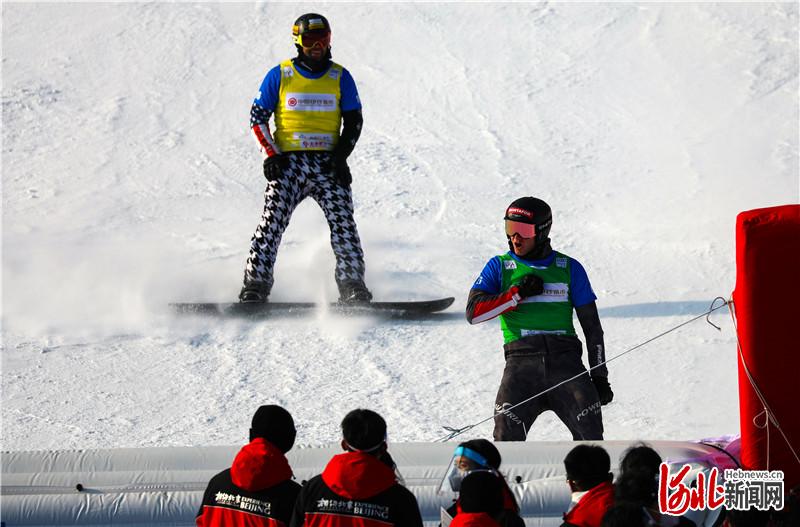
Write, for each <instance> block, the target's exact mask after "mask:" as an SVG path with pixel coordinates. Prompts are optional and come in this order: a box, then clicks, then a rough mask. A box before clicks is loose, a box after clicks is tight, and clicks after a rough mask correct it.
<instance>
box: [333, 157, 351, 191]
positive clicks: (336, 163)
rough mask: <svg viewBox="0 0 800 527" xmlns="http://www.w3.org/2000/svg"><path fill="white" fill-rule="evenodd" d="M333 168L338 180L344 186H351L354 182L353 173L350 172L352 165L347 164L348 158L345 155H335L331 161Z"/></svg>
mask: <svg viewBox="0 0 800 527" xmlns="http://www.w3.org/2000/svg"><path fill="white" fill-rule="evenodd" d="M331 169H332V170H333V174H334V176H336V181H338V182H339V184H340V185H341V186H343V187H349V186H350V183H352V182H353V175H352V174H350V167H349V166H347V158H346V157H343V156H337V155H334V156H333V158H332V161H331Z"/></svg>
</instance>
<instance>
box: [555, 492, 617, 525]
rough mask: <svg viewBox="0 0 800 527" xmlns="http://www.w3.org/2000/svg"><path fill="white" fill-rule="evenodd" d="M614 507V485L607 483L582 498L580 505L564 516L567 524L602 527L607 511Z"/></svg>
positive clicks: (579, 501)
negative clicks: (598, 526)
mask: <svg viewBox="0 0 800 527" xmlns="http://www.w3.org/2000/svg"><path fill="white" fill-rule="evenodd" d="M612 505H614V485H613V484H612V483H611V482H610V481H605V482H603V483H601V484H600V485H597V486H596V487H592V488H591V489H590V490H589V491H588V492H586V493H585V494H584V495H583V496H581V497H580V499H579V500H578V503H577V504H576V505H575V506H574V507H573V508H572V509H570V510H569V512H567V513H566V514H564V520H565V521H566V522H567V523H574V524H575V525H584V524H585V525H600V524H601V523H602V521H603V516H604V515H605V513H606V511H608V509H610V508H611V506H612Z"/></svg>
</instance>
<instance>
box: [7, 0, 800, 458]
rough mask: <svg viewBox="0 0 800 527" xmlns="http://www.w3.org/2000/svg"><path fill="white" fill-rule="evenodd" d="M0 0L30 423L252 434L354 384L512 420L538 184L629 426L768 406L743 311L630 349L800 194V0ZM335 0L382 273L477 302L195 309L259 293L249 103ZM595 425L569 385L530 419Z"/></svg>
mask: <svg viewBox="0 0 800 527" xmlns="http://www.w3.org/2000/svg"><path fill="white" fill-rule="evenodd" d="M0 9H2V107H3V111H2V209H3V210H2V220H3V225H2V262H3V264H2V265H3V267H2V269H3V272H2V345H3V349H2V448H3V449H4V450H27V449H75V448H104V447H137V446H175V445H183V446H196V445H231V444H239V443H242V442H243V441H245V440H246V435H247V429H248V426H249V419H250V417H251V415H252V413H253V411H254V409H255V408H256V407H257V406H259V405H261V404H266V403H277V404H281V405H284V406H285V407H286V408H288V409H289V410H290V411H291V412H292V413H293V414H294V416H295V419H296V422H297V425H298V443H301V444H307V445H327V444H329V443H331V442H333V441H336V440H337V439H338V437H339V429H338V424H339V422H340V420H341V418H342V417H343V416H344V414H345V413H346V412H347V411H349V410H351V409H353V408H356V407H366V408H371V409H374V410H376V411H378V412H380V413H381V414H383V415H384V416H385V418H386V419H387V422H388V424H389V441H390V442H401V441H402V442H405V441H432V440H435V439H437V438H440V437H442V436H443V435H445V431H444V430H443V428H442V426H453V427H462V426H465V425H468V424H472V423H476V422H478V421H481V420H484V419H486V418H487V417H489V416H491V414H492V410H493V403H494V396H495V393H496V390H497V386H498V384H499V382H500V378H501V375H502V369H503V362H504V361H503V353H502V337H501V334H500V329H499V323H498V322H497V321H496V320H495V321H491V322H487V323H484V324H481V325H477V326H470V325H468V324H467V323H466V321H465V320H464V316H463V309H464V306H465V303H466V297H467V293H468V291H469V289H470V286H471V285H472V283H473V281H474V280H475V278H476V277H477V275H478V273H479V272H480V271H481V269H482V267H483V265H484V264H485V263H486V262H487V261H488V260H489V259H490V258H491V257H492V256H494V255H496V254H499V253H502V252H504V251H505V250H507V246H506V240H505V236H504V231H503V222H502V217H503V212H504V209H505V207H506V206H507V205H508V203H509V202H511V201H512V200H513V199H515V198H518V197H520V196H525V195H535V196H538V197H540V198H543V199H545V200H546V201H547V202H548V203H549V204H550V205H551V207H552V209H553V211H554V221H553V227H552V231H551V238H552V240H553V246H554V248H556V249H557V250H560V251H562V252H564V253H566V254H569V255H570V256H572V257H574V258H576V259H578V260H579V261H580V262H581V263H582V264H583V265H584V267H585V268H586V269H587V272H588V274H589V278H590V280H591V282H592V285H593V288H594V290H595V292H596V294H597V296H598V301H597V303H598V307H599V310H600V315H601V320H602V322H603V327H604V330H605V339H606V347H607V357H608V358H614V357H616V356H618V355H620V354H622V353H624V355H621V356H619V358H614V359H613V360H612V361H611V362H610V363H609V370H610V382H611V385H612V388H613V390H614V392H615V394H616V397H615V399H614V401H613V403H611V404H610V405H608V406H606V407H604V408H603V414H604V421H605V430H606V434H605V436H606V438H607V439H637V438H641V439H699V438H705V437H714V436H720V435H726V434H736V433H738V430H739V421H738V400H737V371H736V344H735V334H734V330H733V325H732V322H731V319H730V317H729V315H728V314H727V310H725V309H723V310H719V311H718V312H716V313H715V314H714V315H712V316H711V318H710V320H711V321H712V322H714V323H715V324H716V325H718V326H719V327H720V328H721V331H717V330H716V329H714V328H713V327H712V326H710V325H709V324H707V323H706V322H705V321H704V320H703V319H700V320H698V321H695V322H693V323H691V324H688V325H686V326H685V327H683V328H681V329H680V330H677V331H675V332H672V333H669V334H667V335H665V336H663V337H660V338H658V339H655V340H654V341H652V342H650V343H649V344H647V345H645V346H642V347H640V348H637V349H636V350H634V351H631V352H630V353H625V352H626V351H628V350H630V349H631V348H633V347H635V346H637V345H638V344H641V343H643V342H645V341H648V340H649V339H652V338H653V337H655V336H657V335H659V334H661V333H662V332H664V331H666V330H668V329H670V328H673V327H675V326H677V325H678V324H681V323H683V322H685V321H686V320H688V319H691V318H692V317H695V316H697V315H698V314H701V313H703V312H705V311H706V310H708V309H709V307H710V305H711V302H712V301H713V299H714V298H715V297H718V296H723V297H726V298H727V297H729V295H730V293H731V290H732V288H733V285H734V281H735V262H734V241H735V240H734V226H735V219H736V214H737V213H739V212H740V211H743V210H749V209H754V208H760V207H766V206H772V205H780V204H787V203H796V202H798V200H799V199H800V195H799V194H798V193H799V192H800V190H799V188H798V135H799V131H798V122H800V115H799V114H798V5H797V4H796V3H731V4H708V3H685V4H684V3H672V4H650V3H647V4H632V3H613V4H591V3H582V4H573V3H523V4H516V3H515V4H490V3H435V4H423V3H398V4H393V3H347V4H335V3H331V4H320V3H304V4H293V3H274V4H273V3H264V2H260V3H256V4H243V3H235V4H234V3H229V4H226V3H162V2H147V3H139V2H136V3H68V4H67V3H64V4H60V3H7V2H4V3H3V4H2V6H1V7H0ZM310 11H316V12H320V13H323V14H325V15H326V16H327V17H328V19H329V20H330V22H331V24H332V26H333V57H334V60H336V61H338V62H340V63H341V64H343V65H344V66H345V67H346V68H347V69H348V70H349V71H350V72H351V73H352V75H353V77H354V79H355V81H356V83H357V86H358V89H359V93H360V96H361V100H362V103H363V107H364V109H363V113H364V131H363V134H362V136H361V140H360V142H359V143H358V145H357V147H356V150H355V152H354V154H353V156H352V157H351V158H350V167H351V169H352V172H353V192H354V199H355V206H356V220H357V222H358V225H359V229H360V233H361V238H362V242H363V245H364V249H365V253H366V261H367V283H368V286H369V287H370V288H371V289H372V291H373V293H374V296H375V299H376V300H414V299H426V298H433V297H441V296H455V297H456V302H455V304H454V306H453V307H451V308H450V309H449V310H448V311H446V312H445V313H444V314H442V315H441V316H439V317H436V318H431V319H430V320H385V319H377V318H371V317H355V318H345V317H341V316H338V315H335V314H331V313H326V312H323V311H319V312H314V313H311V314H310V315H309V316H307V317H301V318H298V317H279V318H275V319H271V320H266V321H250V320H241V319H239V320H222V319H217V318H208V317H186V316H182V317H178V316H176V315H174V314H173V313H171V312H170V311H169V309H168V308H167V304H168V303H169V302H176V301H234V300H235V298H236V295H237V294H238V292H239V288H240V286H241V278H242V272H243V269H244V265H245V261H246V259H247V254H248V249H249V241H250V237H251V235H252V233H253V231H254V229H255V227H256V225H257V224H258V222H259V220H260V216H261V210H262V207H263V192H264V187H265V181H264V178H263V176H262V174H261V156H260V154H259V152H258V150H257V148H256V144H255V141H254V140H253V139H252V137H251V136H250V133H249V129H248V124H249V109H250V104H251V102H252V100H253V97H254V96H255V95H256V92H257V90H258V88H259V86H260V83H261V80H262V79H263V77H264V75H265V74H266V72H267V71H268V70H269V69H270V68H271V67H273V66H274V65H276V64H277V63H278V62H279V61H280V60H283V59H286V58H289V57H290V56H293V55H294V53H295V51H294V47H293V44H292V42H291V37H290V32H291V24H292V22H293V21H294V19H295V18H296V17H297V16H299V15H300V14H302V13H304V12H310ZM328 236H329V234H328V228H327V225H326V223H325V220H324V217H323V215H322V213H321V211H320V210H319V208H318V207H317V206H316V204H315V203H313V202H312V201H307V202H304V203H303V204H301V206H300V207H299V208H298V209H297V211H296V212H295V214H294V216H293V218H292V222H291V224H290V226H289V228H288V230H287V231H286V234H285V235H284V238H283V243H282V245H281V248H280V251H279V254H278V262H277V268H276V275H275V277H276V285H275V288H274V289H273V294H272V298H273V299H274V300H286V301H295V300H297V301H300V300H317V301H323V300H328V301H330V300H335V298H336V288H335V284H334V280H333V264H334V260H333V255H332V252H331V249H330V245H329V237H328ZM579 334H580V331H579ZM787 393H788V392H787ZM491 431H492V426H491V423H490V422H487V423H484V424H482V425H480V426H478V427H476V428H474V429H472V430H470V431H469V432H468V433H466V434H464V435H462V436H461V437H460V438H459V439H467V438H470V437H487V438H488V437H491ZM566 439H570V434H569V433H568V431H567V429H566V427H564V426H563V425H562V424H561V423H560V422H559V421H558V419H557V418H555V416H554V415H553V414H551V413H548V414H545V415H543V416H541V417H540V418H539V420H538V421H537V422H536V423H535V425H534V427H533V429H532V430H531V432H530V435H529V440H566Z"/></svg>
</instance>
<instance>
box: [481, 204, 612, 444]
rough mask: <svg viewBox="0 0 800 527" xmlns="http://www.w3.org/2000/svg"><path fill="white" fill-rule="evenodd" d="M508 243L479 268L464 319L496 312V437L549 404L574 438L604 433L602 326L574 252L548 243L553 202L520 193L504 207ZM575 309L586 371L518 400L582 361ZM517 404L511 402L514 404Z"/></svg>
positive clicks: (511, 436) (606, 391)
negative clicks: (500, 365)
mask: <svg viewBox="0 0 800 527" xmlns="http://www.w3.org/2000/svg"><path fill="white" fill-rule="evenodd" d="M504 219H505V227H506V238H507V239H508V246H509V249H510V250H509V251H508V252H507V253H506V254H502V255H499V256H495V257H494V258H492V259H491V260H489V262H488V263H487V264H486V266H485V267H484V268H483V271H482V272H481V274H480V276H479V277H478V279H477V280H476V281H475V283H474V284H473V286H472V289H471V290H470V292H469V300H468V303H467V320H468V321H469V323H470V324H478V323H480V322H485V321H487V320H491V319H493V318H495V317H500V326H501V327H502V329H503V337H504V341H505V344H504V346H503V349H504V351H505V359H506V366H505V370H504V371H503V380H502V381H501V383H500V389H499V390H498V391H497V398H496V400H495V419H494V421H495V426H494V439H495V441H524V440H525V438H526V436H527V435H528V431H529V430H530V429H531V426H532V425H533V422H534V421H535V420H536V418H537V417H538V416H539V414H541V413H542V412H544V411H546V410H552V411H553V412H555V413H556V415H558V417H559V418H560V419H561V421H562V422H563V423H564V424H565V425H567V428H569V431H570V432H571V433H572V437H573V439H575V440H586V439H592V440H595V439H603V416H602V412H601V410H600V406H601V405H605V404H608V403H610V402H611V400H612V399H613V397H614V392H612V391H611V386H610V385H609V383H608V370H607V369H606V367H605V365H604V364H602V363H604V362H605V349H604V344H603V328H602V326H601V325H600V317H599V315H598V313H597V305H596V304H595V300H596V299H597V297H596V296H595V294H594V291H592V286H591V284H590V283H589V278H588V277H587V275H586V271H585V270H584V269H583V266H582V265H581V264H580V263H579V262H578V261H577V260H575V259H574V258H570V257H569V256H567V255H565V254H562V253H559V252H558V251H554V250H553V249H552V248H551V247H550V238H549V237H548V235H549V233H550V226H551V225H552V222H553V217H552V212H551V211H550V206H549V205H548V204H547V203H545V202H544V201H542V200H540V199H538V198H533V197H524V198H520V199H518V200H515V201H514V202H513V203H511V205H509V206H508V208H507V209H506V215H505V218H504ZM573 310H575V312H576V313H577V314H578V321H579V322H580V325H581V328H582V329H583V334H584V336H585V337H586V345H587V348H588V350H589V366H590V370H591V376H589V375H582V376H580V377H578V378H576V379H573V380H571V381H569V382H567V383H565V384H563V385H561V386H559V387H558V388H555V389H554V390H551V391H549V392H547V393H546V394H544V395H541V396H539V397H537V398H535V399H533V400H531V401H528V402H526V403H525V404H522V405H520V406H516V405H517V404H518V403H521V402H522V401H524V400H526V399H528V398H530V397H532V396H534V395H536V394H538V393H540V392H543V391H545V390H547V389H548V388H551V387H553V386H555V385H557V384H559V383H561V382H562V381H565V380H567V379H569V378H571V377H573V376H575V375H578V374H580V373H582V372H583V373H585V372H586V368H585V367H584V365H583V362H582V361H581V354H582V346H581V341H580V340H579V339H578V337H577V335H576V333H575V327H574V326H573V324H572V312H573ZM512 407H514V408H512Z"/></svg>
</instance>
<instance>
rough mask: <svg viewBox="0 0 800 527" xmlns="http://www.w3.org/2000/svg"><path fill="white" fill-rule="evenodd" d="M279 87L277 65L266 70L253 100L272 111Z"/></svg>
mask: <svg viewBox="0 0 800 527" xmlns="http://www.w3.org/2000/svg"><path fill="white" fill-rule="evenodd" d="M280 89H281V67H280V65H278V66H275V67H274V68H272V69H271V70H269V72H267V75H266V76H265V77H264V80H263V82H262V83H261V87H260V88H259V90H258V96H257V97H256V98H255V100H254V101H253V102H254V103H256V104H257V105H259V106H261V107H262V108H264V109H266V110H268V111H269V112H270V113H272V112H274V111H275V108H276V107H277V106H278V94H279V92H280Z"/></svg>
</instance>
